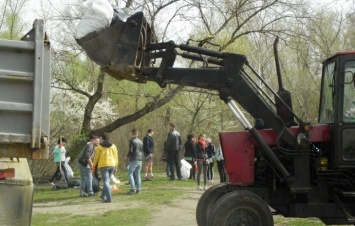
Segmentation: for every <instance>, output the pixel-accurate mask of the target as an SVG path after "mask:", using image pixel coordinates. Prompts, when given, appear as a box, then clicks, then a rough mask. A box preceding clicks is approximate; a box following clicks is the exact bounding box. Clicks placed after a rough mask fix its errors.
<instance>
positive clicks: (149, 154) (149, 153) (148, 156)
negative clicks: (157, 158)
mask: <svg viewBox="0 0 355 226" xmlns="http://www.w3.org/2000/svg"><path fill="white" fill-rule="evenodd" d="M153 135H154V131H153V129H148V132H147V135H145V137H144V138H143V151H144V160H145V177H144V179H145V180H151V179H153V178H154V175H153V157H154V140H153ZM148 171H150V175H148Z"/></svg>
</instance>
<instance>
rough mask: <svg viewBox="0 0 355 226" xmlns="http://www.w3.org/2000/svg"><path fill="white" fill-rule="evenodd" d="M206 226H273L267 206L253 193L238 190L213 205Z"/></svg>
mask: <svg viewBox="0 0 355 226" xmlns="http://www.w3.org/2000/svg"><path fill="white" fill-rule="evenodd" d="M207 222H208V224H207V225H208V226H231V225H238V226H239V225H243V226H248V225H253V226H273V225H274V219H273V217H272V214H271V211H270V208H269V206H268V205H267V204H266V203H265V202H264V200H263V199H261V198H260V197H259V196H258V195H256V194H255V193H253V192H250V191H245V190H239V191H234V192H230V193H228V194H226V195H224V196H223V197H222V198H220V199H219V200H218V201H217V203H216V204H215V205H213V209H212V212H210V214H209V218H208V221H207Z"/></svg>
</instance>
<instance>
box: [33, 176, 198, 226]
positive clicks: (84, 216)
mask: <svg viewBox="0 0 355 226" xmlns="http://www.w3.org/2000/svg"><path fill="white" fill-rule="evenodd" d="M116 177H117V178H118V179H119V180H121V186H120V188H121V189H122V191H121V192H115V193H112V200H113V203H111V204H103V203H101V202H100V201H99V198H98V196H96V197H87V198H80V197H79V190H78V189H60V190H52V189H51V186H49V185H47V184H46V185H36V186H35V193H34V205H35V207H34V208H41V211H40V212H37V211H34V213H35V214H33V216H32V225H33V226H42V225H55V226H62V225H63V226H64V225H105V226H106V225H107V226H110V225H117V226H119V225H124V226H130V225H132V226H135V225H146V224H147V223H148V222H149V220H150V219H151V217H152V214H153V211H154V207H155V206H159V205H170V204H172V202H173V200H174V199H176V198H177V197H179V196H181V195H182V194H184V193H185V192H186V190H191V189H193V188H195V187H196V182H195V181H169V180H168V178H167V177H166V176H165V173H162V172H161V173H156V174H155V177H156V178H155V179H154V180H152V181H143V180H142V192H141V194H139V195H131V196H128V195H125V193H126V192H128V191H129V189H130V188H129V186H128V185H124V183H125V182H127V175H126V174H125V173H121V174H118V175H116ZM142 178H143V177H142ZM112 205H114V206H112ZM36 206H37V207H36ZM91 207H92V208H99V209H98V210H94V211H93V213H91V214H90V213H89V214H88V213H87V212H85V211H86V210H87V208H89V209H90V208H91ZM144 207H147V208H144ZM70 208H73V209H72V210H70ZM58 209H59V210H58ZM68 209H69V210H68ZM52 210H53V211H56V210H58V212H57V213H56V212H53V211H52ZM63 211H64V213H63Z"/></svg>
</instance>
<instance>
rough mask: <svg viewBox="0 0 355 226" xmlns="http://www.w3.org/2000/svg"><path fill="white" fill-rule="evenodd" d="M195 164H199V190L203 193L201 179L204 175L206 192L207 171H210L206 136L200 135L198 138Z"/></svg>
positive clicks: (197, 179)
mask: <svg viewBox="0 0 355 226" xmlns="http://www.w3.org/2000/svg"><path fill="white" fill-rule="evenodd" d="M195 159H196V161H195V164H197V169H198V171H197V178H196V181H197V190H198V191H201V190H202V188H201V186H200V178H201V173H203V184H204V190H206V189H207V170H208V156H207V151H206V135H205V134H200V135H199V136H198V142H197V145H196V155H195Z"/></svg>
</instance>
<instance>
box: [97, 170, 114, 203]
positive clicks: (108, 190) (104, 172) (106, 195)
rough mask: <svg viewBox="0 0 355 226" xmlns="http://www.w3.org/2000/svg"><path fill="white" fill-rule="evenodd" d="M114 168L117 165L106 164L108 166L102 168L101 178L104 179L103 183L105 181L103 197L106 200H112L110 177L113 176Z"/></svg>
mask: <svg viewBox="0 0 355 226" xmlns="http://www.w3.org/2000/svg"><path fill="white" fill-rule="evenodd" d="M114 169H115V167H113V166H106V167H101V168H100V172H101V179H102V183H103V189H102V194H101V198H102V199H103V200H105V201H106V202H111V201H112V199H111V186H110V178H111V175H112V173H113V170H114Z"/></svg>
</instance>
